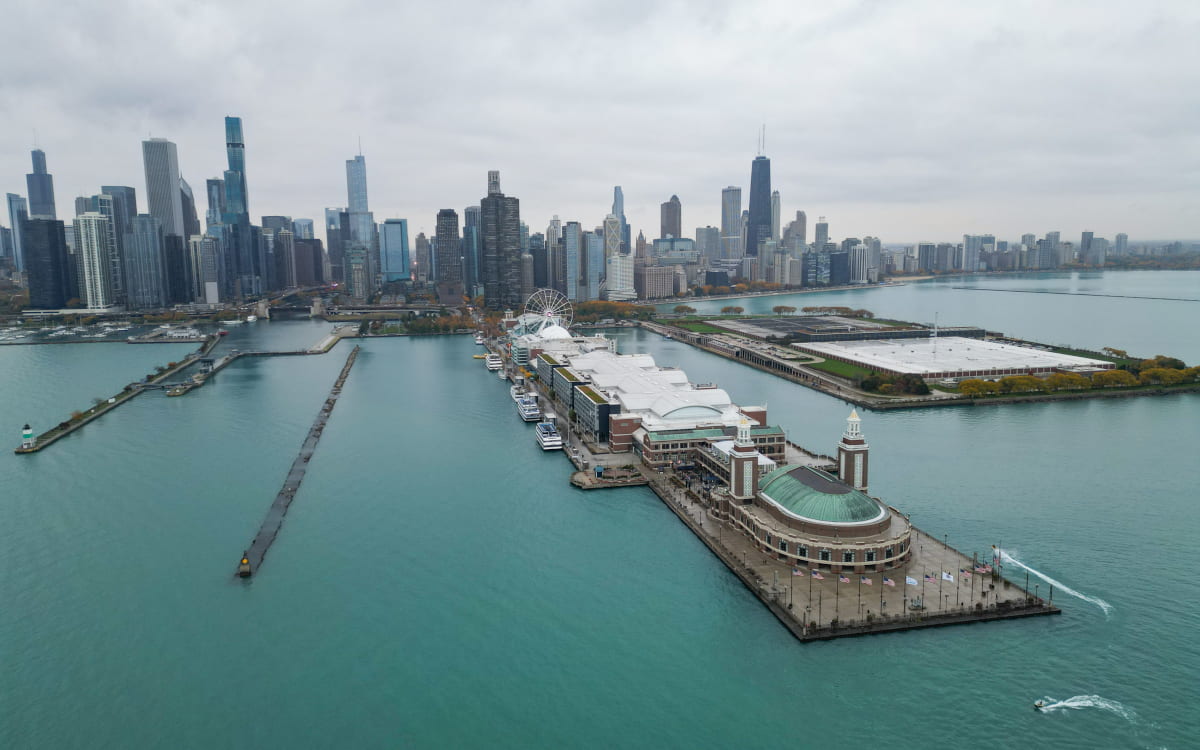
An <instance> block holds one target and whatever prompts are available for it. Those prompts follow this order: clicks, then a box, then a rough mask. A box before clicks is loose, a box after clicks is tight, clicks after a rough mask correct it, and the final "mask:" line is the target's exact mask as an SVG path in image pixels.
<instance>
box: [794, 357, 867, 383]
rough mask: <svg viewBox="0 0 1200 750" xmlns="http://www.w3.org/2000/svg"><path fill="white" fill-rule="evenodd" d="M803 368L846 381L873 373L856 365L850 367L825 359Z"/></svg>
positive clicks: (844, 363) (843, 363) (849, 365)
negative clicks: (825, 373) (835, 376)
mask: <svg viewBox="0 0 1200 750" xmlns="http://www.w3.org/2000/svg"><path fill="white" fill-rule="evenodd" d="M805 367H811V368H813V369H814V370H820V371H822V372H827V373H829V374H830V375H837V376H838V377H840V378H846V379H848V380H858V379H859V378H865V377H866V376H868V375H870V374H871V373H872V372H874V370H869V369H867V368H866V367H860V366H858V365H851V364H847V363H846V362H835V361H834V360H832V359H827V360H825V361H824V362H817V363H815V364H811V365H805Z"/></svg>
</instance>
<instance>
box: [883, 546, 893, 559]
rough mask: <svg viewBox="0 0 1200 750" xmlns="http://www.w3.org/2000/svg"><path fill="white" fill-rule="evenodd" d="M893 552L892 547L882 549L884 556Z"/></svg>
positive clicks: (889, 555) (888, 555)
mask: <svg viewBox="0 0 1200 750" xmlns="http://www.w3.org/2000/svg"><path fill="white" fill-rule="evenodd" d="M893 554H895V549H894V548H893V547H886V548H884V550H883V556H884V557H891V556H892V555H893Z"/></svg>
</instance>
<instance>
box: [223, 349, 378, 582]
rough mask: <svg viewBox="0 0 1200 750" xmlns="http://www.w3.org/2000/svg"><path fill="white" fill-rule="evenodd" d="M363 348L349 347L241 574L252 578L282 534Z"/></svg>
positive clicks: (241, 562)
mask: <svg viewBox="0 0 1200 750" xmlns="http://www.w3.org/2000/svg"><path fill="white" fill-rule="evenodd" d="M360 350H361V347H359V346H355V347H354V349H352V350H351V351H350V355H349V356H348V357H346V364H345V365H343V366H342V372H341V373H340V374H339V375H338V378H337V380H336V381H335V382H334V384H333V388H331V389H330V391H329V397H328V398H327V399H325V403H324V404H322V405H321V410H320V411H319V412H318V413H317V418H316V419H315V420H313V424H312V427H311V428H309V430H308V435H307V436H305V438H304V443H303V444H302V445H301V446H300V452H299V453H298V454H297V455H296V460H295V461H293V462H292V467H291V469H289V470H288V473H287V477H286V478H285V479H284V480H283V486H282V487H281V488H280V489H279V493H278V494H277V495H275V502H273V503H271V507H270V508H269V509H268V510H267V516H266V518H264V519H263V522H262V526H260V527H259V529H258V533H257V534H255V536H254V539H253V540H252V541H251V542H250V546H249V548H247V549H246V551H245V552H243V553H242V556H241V557H240V558H239V560H238V568H237V575H238V576H240V577H242V578H249V577H250V576H252V575H254V573H256V572H257V571H258V568H259V566H261V565H262V561H263V557H265V556H266V554H267V550H268V549H270V548H271V544H272V543H273V542H274V541H275V537H276V536H277V535H278V534H279V529H280V527H282V526H283V518H284V516H286V515H287V512H288V508H289V507H290V506H291V504H292V500H294V499H295V498H296V492H297V491H298V490H299V489H300V483H301V482H303V481H304V474H305V472H306V471H307V469H308V461H309V459H311V458H312V456H313V453H314V452H315V451H316V450H317V443H318V442H320V440H321V433H322V432H324V431H325V423H326V422H328V421H329V415H330V414H331V413H332V412H333V407H334V406H336V405H337V400H338V397H339V396H340V395H341V394H342V386H343V385H345V383H346V378H347V377H349V376H350V368H352V367H354V360H355V359H357V358H358V352H359V351H360Z"/></svg>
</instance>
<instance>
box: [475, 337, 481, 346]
mask: <svg viewBox="0 0 1200 750" xmlns="http://www.w3.org/2000/svg"><path fill="white" fill-rule="evenodd" d="M475 343H476V344H479V345H480V346H483V336H476V337H475Z"/></svg>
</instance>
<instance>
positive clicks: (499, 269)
mask: <svg viewBox="0 0 1200 750" xmlns="http://www.w3.org/2000/svg"><path fill="white" fill-rule="evenodd" d="M479 223H480V227H481V228H480V233H479V234H480V244H481V245H482V250H483V252H482V255H483V299H484V305H485V306H486V307H487V308H488V309H490V310H504V309H514V310H515V309H519V308H520V307H521V305H522V304H524V302H525V300H523V299H521V204H520V201H518V200H517V199H516V198H512V197H509V196H505V195H504V193H501V192H500V173H499V172H495V171H492V172H488V195H487V197H486V198H484V199H483V200H482V201H480V202H479Z"/></svg>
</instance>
